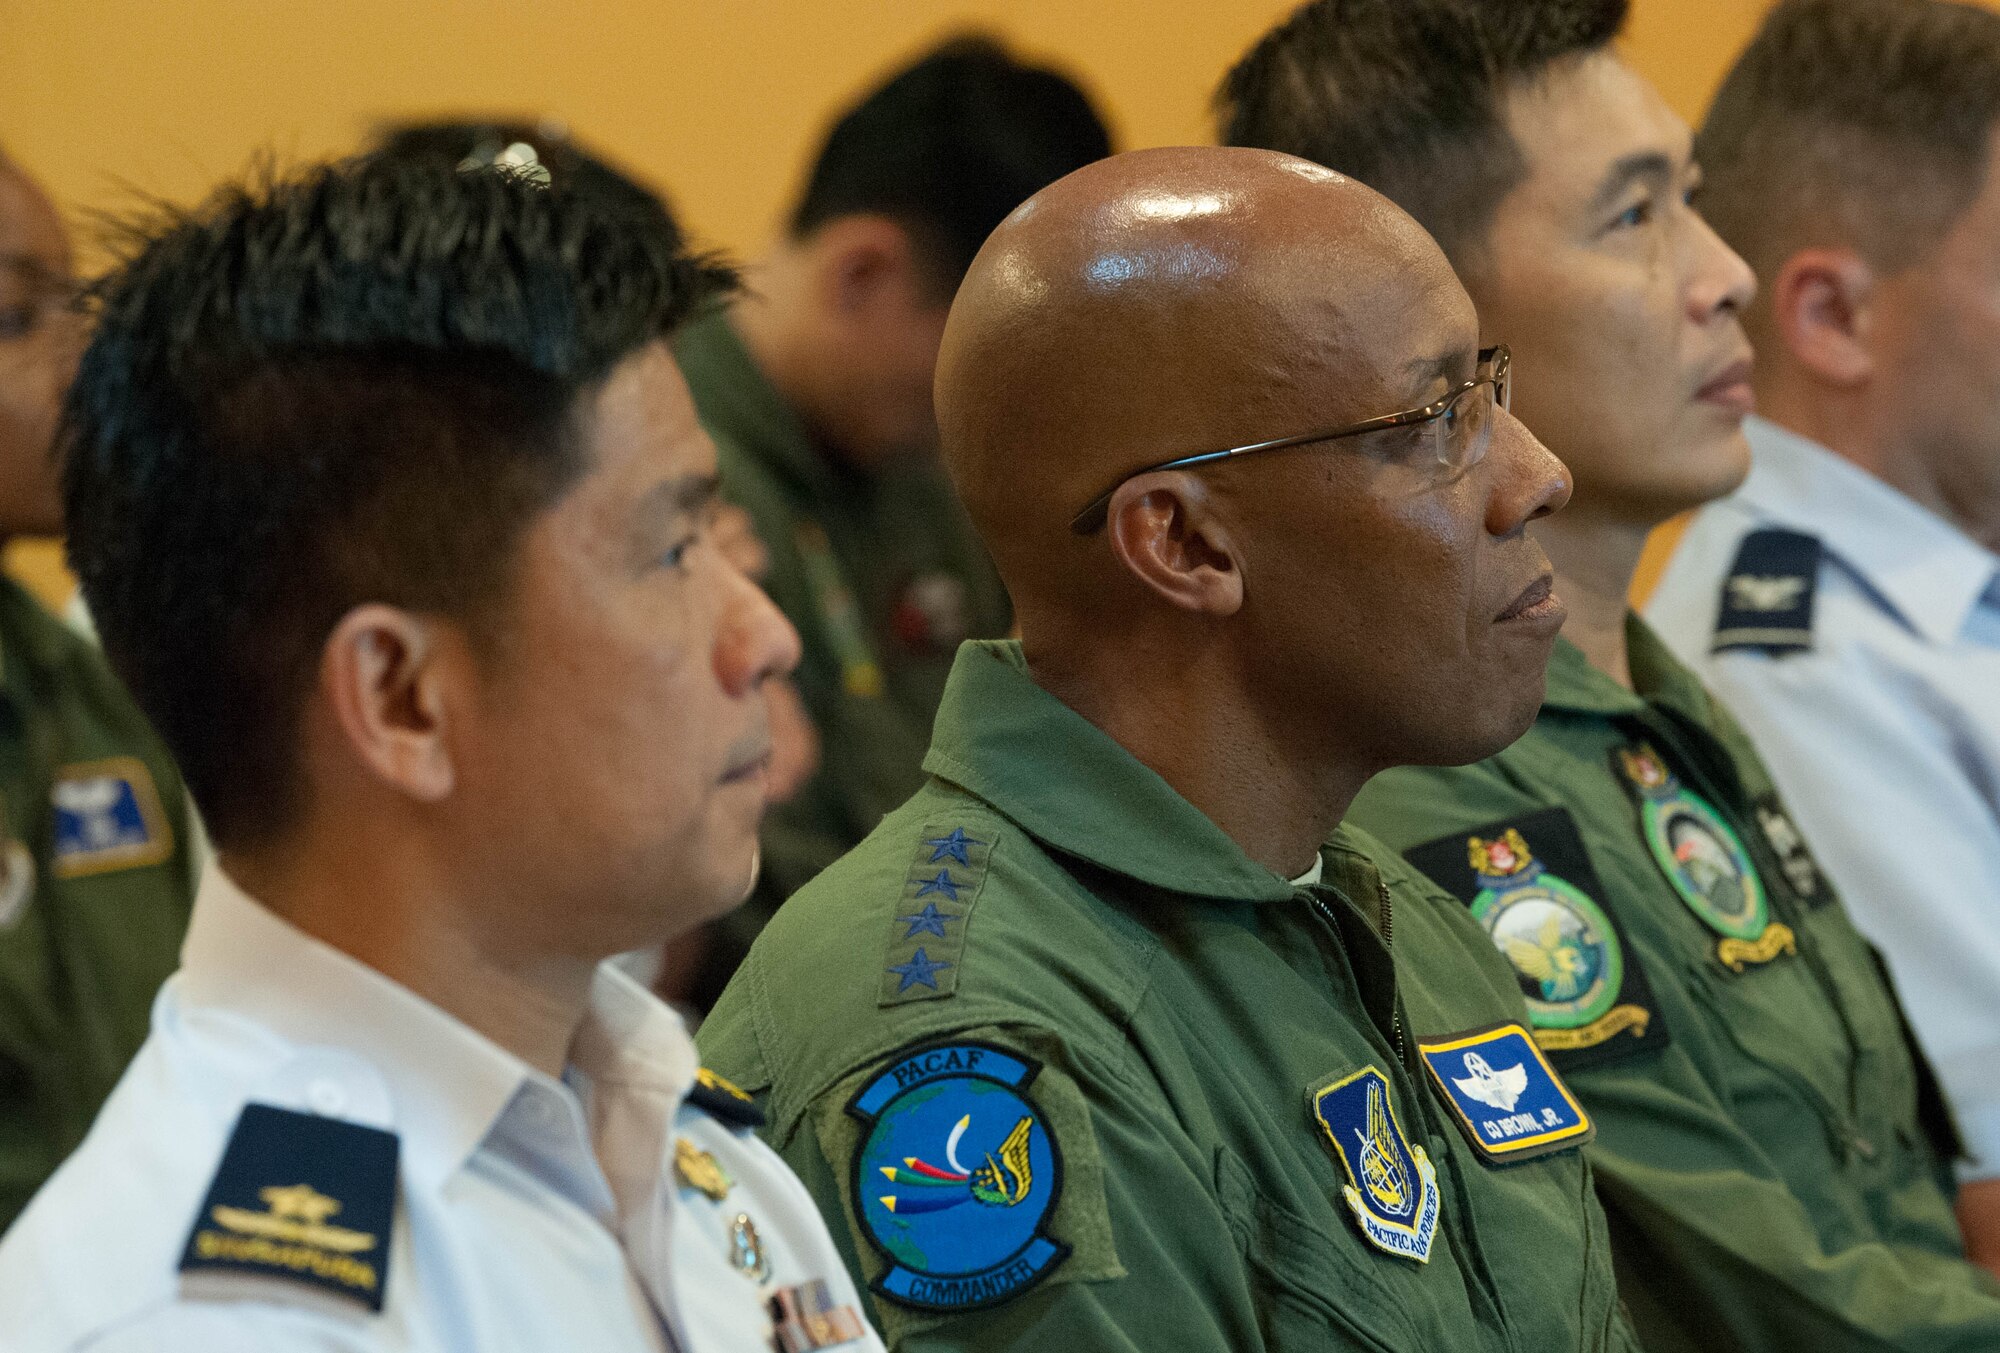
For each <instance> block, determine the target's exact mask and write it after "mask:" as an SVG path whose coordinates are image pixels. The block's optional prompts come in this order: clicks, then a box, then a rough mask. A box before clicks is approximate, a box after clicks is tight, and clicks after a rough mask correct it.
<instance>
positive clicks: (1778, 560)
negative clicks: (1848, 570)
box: [1709, 528, 1820, 653]
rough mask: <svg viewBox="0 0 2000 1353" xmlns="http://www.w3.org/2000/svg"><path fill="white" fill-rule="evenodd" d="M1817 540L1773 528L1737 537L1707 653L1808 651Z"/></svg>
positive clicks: (1817, 548) (1817, 559) (1816, 569)
mask: <svg viewBox="0 0 2000 1353" xmlns="http://www.w3.org/2000/svg"><path fill="white" fill-rule="evenodd" d="M1819 559H1820V544H1819V538H1818V537H1817V536H1809V535H1805V534H1804V533H1802V532H1799V531H1783V530H1778V529H1775V528H1772V529H1768V530H1763V531H1752V532H1751V533H1750V534H1749V535H1747V536H1745V537H1743V544H1742V545H1741V546H1740V547H1739V548H1738V549H1737V551H1736V562H1735V564H1733V565H1732V566H1731V567H1730V570H1729V576H1728V577H1727V578H1724V579H1723V580H1722V600H1721V605H1720V606H1719V607H1718V608H1717V611H1716V616H1715V637H1714V639H1713V640H1712V641H1711V642H1710V644H1709V651H1710V652H1711V653H1725V652H1727V651H1729V650H1730V649H1732V648H1756V649H1762V650H1763V651H1764V652H1766V653H1799V652H1803V651H1805V650H1807V649H1810V648H1811V647H1812V626H1813V589H1814V588H1815V587H1816V586H1818V583H1819Z"/></svg>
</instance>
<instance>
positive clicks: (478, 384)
mask: <svg viewBox="0 0 2000 1353" xmlns="http://www.w3.org/2000/svg"><path fill="white" fill-rule="evenodd" d="M130 245H131V250H130V253H129V256H128V257H127V259H126V261H125V262H123V263H122V264H120V265H119V266H118V267H117V268H116V269H115V270H114V271H113V272H111V273H110V274H109V275H108V276H107V277H106V278H105V279H104V280H103V281H102V282H100V283H99V284H98V285H97V286H96V288H95V289H94V294H93V298H92V299H93V304H94V307H95V309H96V310H97V312H98V324H97V330H96V335H95V337H94V339H93V341H92V342H91V344H90V347H89V349H88V351H87V352H86V353H85V355H84V357H83V361H82V365H81V368H80V370H79V372H78V375H77V379H76V382H75V385H74V386H73V387H72V389H71V391H70V395H69V399H68V404H67V409H66V414H65V427H64V435H63V454H64V463H63V492H64V500H65V508H66V511H67V514H68V521H69V530H70V534H69V559H70V564H71V566H72V567H73V568H74V569H75V571H76V573H77V575H78V577H79V578H80V579H81V581H82V585H83V593H84V597H85V599H86V600H87V601H88V603H89V605H90V608H91V612H92V614H93V616H94V618H95V620H96V622H97V626H98V630H99V633H100V634H101V635H102V637H103V640H104V648H105V652H106V654H107V656H108V657H109V658H110V660H111V662H112V664H113V666H114V667H115V668H116V669H117V671H118V672H119V674H120V675H121V676H122V677H123V678H124V679H125V681H126V683H127V685H129V686H130V688H131V690H132V693H133V695H134V696H135V697H136V698H137V700H138V702H139V704H140V706H141V707H142V708H143V709H144V710H145V712H146V713H147V715H148V716H149V717H150V718H151V719H152V720H153V722H154V724H155V726H156V727H157V728H158V729H159V731H160V734H161V736H162V737H163V738H164V739H165V741H166V743H167V745H168V747H169V748H170V749H171V750H172V752H173V753H174V755H175V757H176V758H177V759H178V761H179V762H180V765H181V769H182V771H183V774H184V775H185V778H186V780H187V783H188V785H189V787H190V788H191V789H192V791H193V792H194V796H195V799H196V801H197V802H198V803H199V804H200V806H201V808H202V811H203V813H204V814H205V816H206V818H207V822H208V825H209V828H210V830H211V832H212V833H213V835H214V837H215V839H216V842H217V844H218V845H221V846H223V847H225V848H230V847H237V846H241V845H243V844H247V843H253V842H256V841H259V840H268V839H270V838H271V837H272V836H274V835H276V834H277V833H279V832H281V831H282V830H283V829H285V828H286V827H287V826H289V825H290V824H291V822H292V820H293V818H294V816H295V814H296V812H297V810H298V807H299V803H300V798H299V795H300V790H301V788H302V786H301V783H300V780H299V777H298V774H297V766H296V752H297V736H298V722H299V716H300V713H301V711H302V709H303V708H304V705H305V701H306V697H307V694H308V692H309V691H310V689H311V687H312V683H313V680H314V676H315V672H316V668H317V663H318V660H319V655H320V651H321V649H322V647H323V645H324V643H325V640H326V636H327V635H328V633H329V632H330V631H331V630H332V628H333V626H334V625H335V624H336V623H338V621H339V619H340V617H341V616H342V615H344V614H346V613H347V612H348V611H349V610H351V609H352V608H353V607H354V606H356V605H358V604H361V603H364V602H368V601H379V602H384V603H388V604H391V605H396V606H402V607H408V608H411V609H415V610H423V611H426V612H430V613H433V614H441V615H449V616H453V617H455V618H458V619H461V620H463V621H464V622H465V623H466V624H467V625H468V628H470V629H471V630H472V631H473V632H474V635H475V637H476V638H480V637H482V631H481V626H482V624H483V623H484V622H485V621H486V620H487V619H488V618H490V616H491V613H492V608H493V607H494V605H495V603H496V602H497V601H499V600H500V599H503V598H504V597H505V596H506V595H507V594H508V588H509V586H510V584H511V580H512V576H513V564H514V560H515V555H516V552H517V546H518V543H519V539H520V537H521V535H522V534H523V532H524V530H525V528H526V526H527V525H528V524H529V522H531V521H532V519H533V518H534V517H535V516H536V515H537V514H538V513H539V512H541V511H542V510H544V509H545V508H546V507H547V506H549V505H550V504H552V503H553V502H555V501H556V500H557V499H558V498H560V496H561V495H562V494H563V492H564V491H565V490H566V489H567V488H568V487H569V486H570V484H572V483H573V482H574V481H575V480H576V479H577V478H578V477H580V476H581V474H582V473H583V472H584V471H585V470H586V469H587V465H586V464H585V463H584V461H583V459H582V456H583V453H582V450H581V446H580V443H579V439H578V438H577V437H576V436H575V435H574V433H575V431H576V424H575V417H576V414H577V411H578V409H579V408H580V407H581V406H580V404H579V400H580V398H581V397H582V396H584V395H586V394H587V393H589V392H592V391H594V390H595V389H596V388H597V386H598V385H599V383H601V382H602V381H603V380H604V379H605V377H607V376H608V375H609V374H610V373H611V371H612V370H613V368H615V367H616V366H617V365H618V364H619V363H620V362H621V361H623V360H624V359H625V358H626V357H627V356H629V355H631V354H633V353H635V352H637V351H639V350H640V349H642V348H643V347H645V346H646V345H647V344H649V343H650V342H652V341H653V340H655V339H659V338H663V337H665V336H666V335H667V334H668V333H669V332H670V331H671V330H672V329H673V327H674V326H675V325H676V324H678V323H679V322H680V321H681V320H682V319H683V318H684V317H686V316H687V315H688V314H689V313H690V312H691V311H692V310H693V309H695V308H696V307H697V306H699V305H701V304H702V303H703V302H704V301H705V300H706V299H707V298H708V297H709V296H711V295H714V294H716V293H718V292H720V291H723V290H726V289H727V288H728V287H729V286H730V285H731V284H732V282H733V275H732V274H731V273H730V272H729V270H728V269H727V268H725V267H723V266H722V265H720V264H719V263H717V262H715V261H714V260H712V259H710V258H708V257H705V256H701V255H698V254H694V253H692V252H690V251H689V250H688V249H687V248H686V246H685V244H684V243H683V241H682V240H681V239H680V237H679V235H678V234H677V233H666V232H662V231H660V230H657V229H643V228H638V227H637V226H635V224H634V222H633V219H632V217H631V214H630V212H629V211H628V210H627V209H626V208H625V207H622V206H619V205H617V204H615V203H609V202H607V201H605V200H604V199H603V198H602V197H600V196H598V195H596V194H593V193H591V192H589V191H586V190H585V189H583V188H581V187H576V186H569V187H565V186H562V185H557V186H555V187H547V186H543V185H541V184H538V183H536V182H532V181H530V180H529V179H527V178H526V177H525V176H524V175H522V174H520V173H517V172H515V171H511V170H506V169H487V170H478V171H471V172H461V171H459V170H458V169H456V168H454V167H451V166H447V165H443V164H438V163H429V162H425V161H423V160H421V159H417V158H397V157H383V156H377V157H363V158H361V159H357V160H350V161H345V162H341V163H337V164H329V165H321V166H317V167H313V168H309V169H305V170H303V171H300V172H297V173H294V174H291V175H279V174H276V173H272V172H268V171H266V172H263V173H260V174H258V175H255V176H253V177H252V179H251V180H250V181H248V182H246V183H243V184H239V185H232V186H230V187H227V188H224V189H222V190H220V191H219V192H217V193H216V194H215V195H214V196H213V197H212V198H211V199H210V200H209V201H208V202H207V203H206V204H204V205H203V206H201V207H199V208H197V209H195V210H193V211H176V210H170V209H165V208H160V209H155V210H154V211H153V212H152V213H151V214H150V215H149V216H148V217H147V218H145V219H143V220H141V221H139V222H137V223H135V224H134V225H133V227H132V229H131V236H130Z"/></svg>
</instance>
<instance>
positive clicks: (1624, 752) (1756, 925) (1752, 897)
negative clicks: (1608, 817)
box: [1617, 744, 1797, 972]
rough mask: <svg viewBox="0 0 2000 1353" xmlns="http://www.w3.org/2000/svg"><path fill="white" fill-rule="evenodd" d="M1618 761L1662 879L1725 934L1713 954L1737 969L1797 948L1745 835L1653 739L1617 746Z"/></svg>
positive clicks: (1766, 961) (1689, 905) (1705, 921)
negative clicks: (1690, 784) (1775, 911)
mask: <svg viewBox="0 0 2000 1353" xmlns="http://www.w3.org/2000/svg"><path fill="white" fill-rule="evenodd" d="M1617 755H1618V761H1619V768H1620V769H1621V770H1622V771H1623V772H1624V774H1625V778H1626V780H1627V781H1628V782H1630V784H1631V785H1632V787H1633V788H1634V790H1636V791H1637V793H1638V796H1639V822H1640V826H1641V829H1642V830H1643V832H1644V833H1645V837H1646V847H1647V849H1648V850H1649V851H1651V852H1652V856H1653V860H1654V863H1656V864H1658V865H1659V867H1660V872H1662V873H1663V874H1665V875H1666V876H1667V882H1668V883H1670V884H1672V885H1673V889H1674V891H1675V892H1676V893H1678V894H1679V895H1680V898H1681V900H1682V901H1683V902H1685V903H1687V906H1688V910H1689V911H1692V912H1693V913H1694V914H1695V915H1696V916H1697V917H1698V918H1700V920H1701V922H1702V923H1703V924H1704V925H1706V926H1707V927H1708V928H1709V929H1711V930H1713V931H1714V932H1715V933H1716V934H1718V935H1720V936H1721V937H1722V942H1721V943H1720V944H1719V945H1718V946H1717V954H1718V956H1719V957H1720V958H1721V959H1722V961H1723V963H1724V964H1726V965H1727V966H1728V967H1730V968H1733V969H1735V970H1736V971H1738V972H1741V971H1742V970H1743V968H1744V966H1745V965H1746V964H1751V963H1768V962H1770V961H1771V960H1772V959H1774V958H1776V957H1778V955H1780V954H1786V953H1793V952H1796V950H1797V941H1796V940H1795V939H1794V937H1793V935H1792V931H1791V928H1790V927H1789V926H1785V925H1782V924H1777V923H1774V922H1773V921H1772V920H1771V904H1770V900H1769V899H1768V898H1767V897H1766V895H1765V893H1764V884H1763V881H1762V880H1761V879H1759V878H1758V877H1757V867H1756V865H1755V864H1754V863H1752V861H1751V859H1750V852H1749V851H1747V850H1745V849H1744V847H1743V841H1742V839H1741V838H1740V837H1738V836H1737V835H1736V833H1735V832H1734V831H1733V830H1732V829H1731V828H1730V826H1729V824H1728V823H1727V822H1725V821H1723V818H1722V814H1720V813H1718V812H1716V811H1715V809H1714V808H1713V807H1712V806H1711V805H1710V804H1709V802H1708V800H1706V799H1704V798H1702V797H1701V795H1699V794H1697V793H1695V792H1694V791H1693V790H1691V789H1688V788H1686V787H1685V786H1683V785H1682V784H1681V783H1680V781H1679V780H1678V779H1677V778H1676V777H1675V776H1674V774H1673V773H1672V772H1671V771H1669V770H1668V769H1667V767H1666V763H1665V762H1663V761H1662V760H1661V759H1660V756H1659V753H1657V752H1655V751H1654V750H1653V749H1652V748H1651V747H1649V746H1645V745H1643V744H1642V745H1640V746H1638V747H1636V748H1620V749H1619V751H1618V754H1617Z"/></svg>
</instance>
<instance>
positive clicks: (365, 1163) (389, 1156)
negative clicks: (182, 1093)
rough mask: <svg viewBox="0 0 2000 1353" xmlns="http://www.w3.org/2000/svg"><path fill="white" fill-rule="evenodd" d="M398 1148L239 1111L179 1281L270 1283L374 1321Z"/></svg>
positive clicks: (308, 1117) (309, 1119) (363, 1130)
mask: <svg viewBox="0 0 2000 1353" xmlns="http://www.w3.org/2000/svg"><path fill="white" fill-rule="evenodd" d="M397 1148H398V1143H397V1140H396V1134H395V1133H393V1132H384V1131H383V1130H382V1129H380V1128H373V1127H366V1126H364V1125H362V1124H360V1123H350V1122H347V1121H346V1120H344V1119H340V1118H322V1117H320V1116H319V1115H317V1114H310V1113H295V1112H293V1111H292V1110H290V1109H280V1108H276V1107H274V1106H272V1105H269V1104H246V1105H244V1106H243V1112H242V1115H241V1116H240V1117H238V1118H237V1120H236V1129H235V1131H234V1132H232V1133H230V1135H229V1145H228V1146H227V1147H226V1148H225V1149H224V1150H223V1153H222V1164H221V1165H219V1166H218V1167H217V1168H216V1171H215V1179H214V1181H213V1182H212V1183H210V1184H209V1186H208V1196H207V1197H206V1198H204V1199H203V1200H202V1204H201V1213H200V1215H198V1216H197V1217H196V1218H195V1222H194V1230H193V1231H191V1232H190V1233H189V1235H188V1241H187V1248H186V1249H185V1250H184V1251H183V1252H182V1254H181V1262H180V1271H181V1273H182V1274H183V1275H186V1276H185V1278H184V1280H183V1281H184V1282H188V1283H189V1284H190V1286H191V1287H196V1288H197V1289H198V1288H199V1287H200V1286H202V1285H204V1284H205V1280H207V1279H209V1278H210V1277H211V1275H237V1276H245V1277H253V1278H265V1279H276V1280H279V1281H281V1282H284V1283H289V1284H299V1285H302V1286H304V1287H305V1288H307V1289H308V1290H309V1291H310V1292H312V1293H329V1294H331V1295H333V1296H335V1297H338V1298H340V1299H341V1300H342V1301H346V1302H352V1303H355V1304H356V1305H359V1306H361V1307H363V1308H364V1309H366V1310H370V1311H380V1310H381V1309H382V1298H383V1289H384V1288H385V1287H386V1285H387V1282H388V1277H389V1234H390V1224H391V1222H392V1221H393V1220H394V1218H395V1214H396V1157H397ZM209 1290H214V1291H220V1290H221V1289H220V1288H211V1289H209Z"/></svg>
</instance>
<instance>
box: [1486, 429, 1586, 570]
mask: <svg viewBox="0 0 2000 1353" xmlns="http://www.w3.org/2000/svg"><path fill="white" fill-rule="evenodd" d="M1498 412H1499V414H1500V424H1499V426H1498V427H1496V428H1495V429H1494V443H1495V445H1494V448H1493V453H1492V454H1491V455H1489V456H1488V457H1487V461H1488V463H1490V464H1492V465H1493V466H1494V474H1493V475H1492V477H1491V479H1490V480H1489V487H1488V497H1487V500H1486V529H1487V531H1488V532H1489V533H1491V534H1492V535H1495V536H1499V537H1502V538H1505V537H1507V536H1511V535H1513V534H1514V533H1515V532H1517V531H1519V530H1520V529H1521V528H1522V527H1524V526H1526V525H1527V524H1528V523H1529V522H1531V521H1535V520H1537V519H1538V518H1541V517H1546V516H1548V515H1549V514H1550V513H1551V512H1555V511H1558V510H1560V509H1561V507H1562V506H1563V504H1564V503H1567V502H1568V501H1569V493H1570V473H1569V467H1568V466H1567V465H1564V464H1563V463H1562V462H1561V461H1560V460H1558V459H1556V455H1555V452H1553V451H1551V450H1549V449H1548V448H1547V447H1546V446H1543V445H1542V444H1541V442H1540V441H1538V440H1536V437H1535V434H1534V433H1532V432H1530V431H1528V427H1527V424H1525V423H1523V422H1522V421H1521V420H1520V419H1518V418H1516V417H1515V416H1514V415H1513V414H1511V413H1508V412H1507V411H1506V410H1504V409H1502V410H1499V411H1498Z"/></svg>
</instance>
